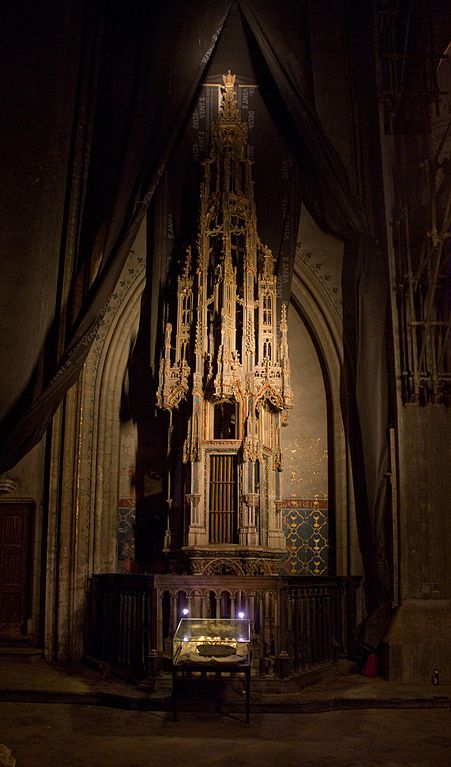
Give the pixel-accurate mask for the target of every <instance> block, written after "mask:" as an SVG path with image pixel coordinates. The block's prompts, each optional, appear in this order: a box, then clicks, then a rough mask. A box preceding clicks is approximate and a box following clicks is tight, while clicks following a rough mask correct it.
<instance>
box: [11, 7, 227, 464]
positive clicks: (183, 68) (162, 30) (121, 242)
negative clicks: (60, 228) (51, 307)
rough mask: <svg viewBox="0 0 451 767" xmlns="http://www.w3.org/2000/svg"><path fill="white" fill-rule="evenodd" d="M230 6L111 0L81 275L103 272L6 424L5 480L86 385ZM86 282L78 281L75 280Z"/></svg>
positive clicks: (83, 229)
mask: <svg viewBox="0 0 451 767" xmlns="http://www.w3.org/2000/svg"><path fill="white" fill-rule="evenodd" d="M230 6H231V3H230V2H224V1H221V0H216V2H215V1H214V0H212V2H209V3H208V4H206V3H204V2H203V0H192V2H190V3H185V4H180V3H178V2H177V0H167V1H166V2H165V3H164V4H159V3H150V2H147V0H131V2H129V3H127V4H121V3H108V2H105V4H104V5H103V8H102V12H103V13H104V14H105V18H104V34H103V50H102V54H101V66H100V72H99V82H98V85H97V92H98V94H99V95H98V101H97V104H96V113H95V119H94V125H93V137H92V152H91V157H92V160H91V165H90V167H89V169H88V174H89V177H88V184H87V194H86V200H85V204H84V210H83V215H82V225H81V234H80V240H79V242H80V245H79V252H78V253H77V258H76V262H77V264H78V269H79V271H80V270H81V271H83V270H84V269H88V270H91V269H92V267H93V266H94V267H96V266H97V264H99V266H98V271H97V276H96V278H95V279H94V281H93V283H92V285H91V287H90V289H89V291H88V293H87V295H86V297H85V299H84V300H83V304H82V307H81V310H80V312H79V315H78V317H77V319H76V320H75V323H74V325H73V327H72V328H71V329H70V332H69V333H68V340H67V344H66V347H65V349H64V352H63V354H62V356H61V358H60V361H59V363H58V367H57V369H56V371H55V372H54V374H53V376H52V378H51V379H50V381H49V383H48V384H47V385H46V387H45V388H44V390H43V391H42V392H41V394H40V395H39V396H38V397H37V398H36V399H35V400H34V401H33V402H32V403H31V404H30V405H29V406H28V407H27V408H26V409H25V410H24V411H23V412H22V413H21V414H20V415H19V416H18V417H15V418H14V419H11V418H10V417H8V416H7V417H6V418H5V420H4V422H3V423H2V424H1V425H0V473H3V472H5V471H7V470H8V469H11V468H12V467H13V466H15V465H16V463H17V462H18V461H19V460H20V459H21V458H22V457H23V456H24V455H25V454H26V453H27V452H28V451H29V450H30V449H31V448H32V447H33V446H34V445H36V444H37V443H38V442H39V440H40V439H41V437H42V436H43V434H44V432H45V431H46V429H47V427H48V426H49V424H50V421H51V419H52V417H53V415H54V413H55V410H56V408H57V407H58V404H59V403H60V402H61V401H62V399H63V398H64V395H65V394H66V392H67V391H68V389H69V388H70V387H71V386H72V385H73V384H74V383H75V381H76V380H77V378H78V376H79V374H80V371H81V368H82V366H83V363H84V362H85V359H86V357H87V355H88V352H89V349H90V347H91V344H92V342H93V340H94V338H95V335H96V332H97V328H98V327H99V324H100V323H101V321H102V318H103V316H104V314H105V310H106V307H107V304H108V300H109V297H110V295H111V293H112V291H113V289H114V286H115V284H116V282H117V279H118V277H119V275H120V273H121V271H122V268H123V266H124V263H125V260H126V258H127V255H128V253H129V251H130V248H131V246H132V244H133V241H134V239H135V237H136V234H137V232H138V229H139V227H140V224H141V222H142V219H143V217H144V215H145V212H146V210H147V207H148V204H149V202H150V200H151V199H152V197H153V194H154V192H155V189H156V188H157V186H158V182H159V179H160V177H161V175H162V173H163V170H164V167H165V164H166V162H167V160H168V158H169V156H170V154H171V152H172V151H173V148H174V145H175V143H176V141H177V138H178V135H179V133H180V131H181V130H182V127H183V124H184V122H185V120H186V119H187V118H188V117H189V114H190V111H191V109H192V105H193V102H194V99H195V95H196V92H197V89H198V87H199V85H200V84H201V82H202V78H203V76H204V74H205V71H206V69H207V66H208V63H209V60H210V58H211V55H212V53H213V51H214V49H215V46H216V44H217V41H218V39H219V36H220V34H221V30H222V28H223V26H224V23H225V20H226V18H227V15H228V12H229V10H230ZM76 278H77V275H75V276H74V282H75V281H76Z"/></svg>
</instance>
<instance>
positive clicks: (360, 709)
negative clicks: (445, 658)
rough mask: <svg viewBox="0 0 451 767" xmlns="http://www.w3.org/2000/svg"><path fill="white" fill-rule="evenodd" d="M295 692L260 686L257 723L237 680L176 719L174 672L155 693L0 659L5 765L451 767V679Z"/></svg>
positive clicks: (331, 681)
mask: <svg viewBox="0 0 451 767" xmlns="http://www.w3.org/2000/svg"><path fill="white" fill-rule="evenodd" d="M288 688H289V691H286V692H284V693H282V694H281V693H279V692H275V690H274V688H273V689H271V688H270V687H269V689H268V687H266V689H263V688H262V687H261V686H260V687H258V686H257V685H254V689H253V693H252V698H251V721H250V724H246V723H245V717H244V711H243V700H242V698H243V696H242V690H241V688H240V684H239V683H237V684H236V685H235V686H234V689H232V691H230V690H229V693H228V694H227V695H226V696H225V697H224V696H223V698H222V705H221V710H220V711H219V710H218V706H217V704H218V699H215V700H212V699H211V698H210V699H209V698H208V695H207V697H206V698H205V697H204V698H202V695H194V696H192V695H191V696H190V697H187V698H186V699H184V700H182V701H181V703H180V712H179V716H178V721H177V722H173V721H172V714H171V703H170V692H171V687H170V679H169V678H163V679H162V680H161V682H160V685H159V689H158V690H157V691H156V692H155V693H149V692H146V691H143V690H138V689H136V688H135V687H134V686H132V685H130V684H129V683H126V682H123V681H120V680H117V679H115V678H113V677H108V676H102V675H100V674H99V673H97V672H96V671H94V670H92V669H90V668H87V667H85V666H78V667H73V666H70V667H65V666H61V665H51V664H47V663H45V662H43V661H38V662H35V663H30V662H25V661H21V660H14V661H11V660H8V659H6V660H5V659H0V744H2V745H3V746H4V747H5V748H4V749H3V750H2V749H1V747H0V765H4V764H8V763H9V765H11V767H12V765H13V764H14V760H15V765H16V767H60V766H63V767H104V766H105V765H106V767H159V765H162V767H176V766H177V767H179V766H180V767H184V765H191V764H192V763H193V762H194V763H195V764H196V763H197V764H198V765H199V767H225V766H226V765H227V766H228V765H232V767H241V766H243V767H244V766H246V767H248V766H249V767H251V765H258V767H273V766H274V767H279V765H282V764H283V765H286V766H287V767H295V766H297V765H299V766H301V765H302V767H309V765H312V767H313V766H315V767H322V766H323V765H324V766H326V765H327V767H329V766H330V765H337V766H338V767H341V766H342V767H354V765H355V766H356V767H357V765H358V767H373V766H374V767H376V766H379V765H387V766H388V767H401V765H403V767H404V766H407V767H420V766H421V767H428V766H429V765H430V766H431V767H432V766H434V767H441V766H442V765H443V767H445V765H446V767H449V765H451V685H446V686H444V685H440V686H439V687H432V685H401V684H393V683H389V682H386V681H385V680H383V679H381V678H374V679H366V678H364V677H362V676H360V675H358V674H347V675H344V674H343V675H337V676H329V678H327V679H323V680H322V681H321V682H318V683H316V684H313V685H311V686H309V687H306V688H304V689H296V688H295V686H294V685H288ZM204 692H205V690H204ZM208 692H209V693H210V692H211V690H210V691H208ZM7 749H9V750H10V752H11V757H10V759H9V761H8V757H7V753H8V752H7Z"/></svg>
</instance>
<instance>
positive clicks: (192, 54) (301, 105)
mask: <svg viewBox="0 0 451 767" xmlns="http://www.w3.org/2000/svg"><path fill="white" fill-rule="evenodd" d="M232 6H233V7H234V12H236V9H237V8H239V12H240V13H241V15H242V20H243V25H244V27H245V29H246V30H247V34H248V36H249V39H250V40H251V41H252V44H253V45H254V47H255V48H256V50H257V52H258V56H259V57H260V60H261V62H262V63H263V66H264V68H265V70H266V72H267V73H268V74H269V77H270V79H271V81H272V83H273V84H274V86H275V88H274V89H273V91H274V92H275V93H276V96H275V97H274V99H275V100H274V101H273V103H272V104H271V105H270V106H276V107H277V112H278V118H277V119H278V123H279V129H280V131H281V133H282V134H283V135H284V138H285V140H286V141H287V143H288V145H289V146H290V148H291V151H292V152H293V154H294V155H295V157H296V159H297V163H298V167H299V182H300V196H301V199H302V201H303V202H304V203H305V205H306V206H307V207H308V209H309V210H310V212H311V213H312V215H313V216H314V217H315V219H316V220H317V222H318V224H319V225H320V226H321V227H322V228H323V229H324V230H326V231H329V232H332V233H334V234H336V235H338V236H340V237H342V238H343V239H344V241H345V246H346V253H345V269H344V279H345V283H346V284H345V285H344V287H345V307H344V329H345V345H346V348H347V350H348V353H347V364H346V369H345V374H344V380H343V399H344V401H346V406H347V410H348V412H350V413H352V414H354V415H353V416H351V417H350V418H348V419H347V423H348V426H349V429H350V443H351V445H352V450H353V472H354V481H355V485H356V499H357V516H358V524H359V531H360V541H361V547H362V553H363V559H364V566H365V573H366V581H367V586H368V602H369V607H370V608H371V607H373V606H374V605H376V604H378V603H380V602H382V601H384V600H385V599H387V598H388V595H389V573H388V567H387V562H388V560H389V556H388V551H387V545H386V530H385V526H386V519H387V498H386V479H385V476H384V474H385V473H386V471H387V447H386V427H387V418H388V415H387V400H388V395H387V377H386V350H385V328H386V316H387V276H386V266H385V262H384V258H383V255H382V252H381V250H380V248H379V247H378V245H377V243H376V242H375V241H374V239H373V237H372V233H371V232H370V231H369V227H368V224H367V220H366V216H365V212H364V211H363V209H362V206H361V204H360V202H359V200H358V199H357V198H356V195H355V194H354V192H353V190H352V188H351V185H350V183H349V180H348V177H347V174H346V172H345V170H344V167H343V164H342V162H341V160H340V158H339V157H338V155H337V153H336V151H335V150H334V148H333V146H332V144H331V143H330V141H329V140H328V138H327V136H326V134H325V132H324V130H323V128H322V125H321V123H320V120H319V118H318V116H317V114H316V112H315V110H314V108H313V106H312V101H311V78H310V72H309V63H308V61H309V57H308V51H307V49H306V45H305V44H302V45H300V42H299V41H304V43H305V41H306V39H307V37H306V34H305V22H304V17H303V9H304V4H303V3H302V2H300V3H291V2H288V0H287V1H286V2H285V1H283V0H281V1H280V2H278V3H274V2H272V0H240V1H239V2H238V3H232V4H231V3H225V2H220V0H216V2H215V1H214V0H208V2H207V0H190V2H189V3H180V2H178V0H166V2H164V3H163V2H158V3H155V2H150V0H149V1H148V2H145V0H142V1H141V2H139V0H134V1H133V0H132V1H131V2H130V3H127V4H123V3H114V2H113V3H105V4H104V5H103V4H102V5H101V11H102V18H103V39H102V48H101V56H100V67H99V76H98V83H97V89H96V90H97V94H98V97H97V102H96V109H95V114H94V121H93V137H92V149H91V154H90V156H91V162H90V166H89V175H88V182H87V187H86V195H85V199H84V207H83V215H82V225H81V230H80V237H79V245H78V253H77V262H78V268H79V271H80V272H81V273H86V264H89V265H90V267H89V268H90V270H91V271H92V270H94V271H95V270H96V269H97V270H98V271H97V275H96V277H95V279H94V281H93V282H92V284H91V285H90V287H89V290H88V291H87V293H86V295H85V296H84V298H83V301H82V304H81V309H80V311H79V314H78V318H77V319H76V320H75V322H74V324H73V326H72V328H71V330H70V332H69V334H68V339H67V344H66V348H65V350H64V353H63V355H62V357H61V359H60V362H59V365H58V367H57V370H56V371H55V373H54V376H53V378H52V379H51V380H50V382H49V383H48V385H47V386H46V388H45V389H44V391H43V392H42V394H41V395H40V396H39V397H38V398H37V399H36V400H35V401H34V402H33V403H32V404H31V406H30V407H29V408H28V409H27V410H26V411H25V412H23V413H22V414H21V416H20V417H19V418H18V419H15V421H14V422H13V423H12V424H11V423H7V426H6V428H4V429H3V439H2V444H1V448H0V471H5V470H7V469H9V468H10V467H12V466H14V465H15V463H17V461H18V460H19V459H20V458H21V457H22V456H23V455H24V454H25V453H26V452H27V451H28V450H29V449H30V448H31V447H32V446H33V445H34V444H36V443H37V442H38V441H39V439H40V438H41V436H42V435H43V433H44V432H45V430H46V428H47V426H48V425H49V423H50V420H51V418H52V415H53V413H54V412H55V409H56V407H57V405H58V404H59V402H61V400H62V399H63V397H64V395H65V393H66V391H67V390H68V388H69V387H70V386H71V385H72V384H73V383H74V382H75V381H76V379H77V377H78V375H79V372H80V370H81V368H82V365H83V363H84V361H85V359H86V356H87V354H88V351H89V348H90V345H91V343H92V341H93V339H94V337H95V333H96V330H97V328H98V326H99V323H100V322H101V320H102V316H103V314H104V311H105V307H106V305H107V302H108V298H109V296H110V295H111V293H112V291H113V289H114V285H115V283H116V281H117V279H118V276H119V274H120V272H121V269H122V267H123V265H124V263H125V259H126V257H127V254H128V252H129V250H130V247H131V245H132V243H133V240H134V238H135V236H136V233H137V231H138V229H139V226H140V223H141V221H142V219H143V216H144V215H145V212H146V209H147V207H148V205H149V202H150V201H151V200H152V198H153V196H154V193H155V190H156V189H157V187H158V182H159V180H160V178H161V177H162V174H163V171H164V169H165V167H166V165H167V162H168V160H169V158H170V157H171V156H172V155H173V153H174V152H175V150H176V147H177V145H178V142H179V139H180V137H181V135H182V132H183V128H184V125H185V124H186V121H187V118H188V117H189V116H190V114H191V112H192V110H193V108H194V104H195V100H196V97H197V95H198V92H199V87H200V85H201V83H202V80H203V78H204V76H205V74H206V72H207V69H208V64H209V62H210V59H211V56H212V54H213V52H214V51H215V47H216V45H217V43H218V40H219V39H220V36H221V31H222V29H223V27H224V24H225V23H227V21H226V20H227V16H228V14H229V12H230V9H231V7H232ZM232 60H233V52H232ZM293 258H294V252H293V253H292V259H293ZM76 276H77V275H74V283H75V284H78V283H77V280H76Z"/></svg>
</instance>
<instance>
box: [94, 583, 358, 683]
mask: <svg viewBox="0 0 451 767" xmlns="http://www.w3.org/2000/svg"><path fill="white" fill-rule="evenodd" d="M359 584H360V579H358V578H322V577H315V578H302V577H293V576H283V577H272V576H255V577H252V576H247V577H246V578H243V577H240V576H232V575H224V576H221V575H215V576H196V575H95V576H93V579H92V593H91V604H90V619H89V626H88V640H87V652H88V654H89V655H91V656H93V657H96V658H98V659H99V660H102V661H104V662H106V663H109V664H110V665H111V666H113V667H114V668H117V669H119V670H122V671H127V672H128V673H129V674H131V675H132V676H135V677H136V678H142V677H144V676H145V675H146V673H147V668H148V659H149V657H152V655H153V656H155V653H157V655H158V657H160V658H162V659H164V658H167V659H170V658H171V653H172V637H173V634H174V632H175V629H176V626H177V623H178V621H179V619H180V618H181V617H182V615H183V611H184V610H188V611H189V613H188V614H189V616H191V617H202V618H209V617H211V618H235V617H238V616H239V613H244V615H245V616H246V617H247V618H249V619H250V620H251V622H252V626H253V669H254V673H259V674H268V673H272V672H273V671H274V670H277V661H278V658H279V656H280V653H281V652H283V653H287V654H288V656H289V658H290V669H291V670H292V671H293V672H294V673H302V672H303V671H306V670H309V669H314V668H318V667H320V666H323V665H325V664H332V663H333V662H334V661H335V660H336V658H337V656H338V655H347V654H348V652H349V649H350V643H351V642H352V637H353V636H354V633H355V625H356V592H357V589H358V587H359Z"/></svg>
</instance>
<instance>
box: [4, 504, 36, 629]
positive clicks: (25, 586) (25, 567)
mask: <svg viewBox="0 0 451 767" xmlns="http://www.w3.org/2000/svg"><path fill="white" fill-rule="evenodd" d="M33 508H34V507H33V503H31V502H3V503H0V634H3V635H8V636H15V635H17V636H20V635H23V634H25V633H26V625H27V618H28V617H29V604H30V583H31V547H30V543H31V538H32V529H31V526H32V523H33Z"/></svg>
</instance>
